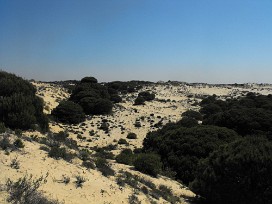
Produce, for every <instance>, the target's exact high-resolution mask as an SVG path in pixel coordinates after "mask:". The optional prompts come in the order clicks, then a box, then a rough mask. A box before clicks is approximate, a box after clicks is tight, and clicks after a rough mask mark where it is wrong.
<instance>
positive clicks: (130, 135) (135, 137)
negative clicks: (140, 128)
mask: <svg viewBox="0 0 272 204" xmlns="http://www.w3.org/2000/svg"><path fill="white" fill-rule="evenodd" d="M127 138H128V139H137V135H136V134H135V133H133V132H130V133H128V135H127Z"/></svg>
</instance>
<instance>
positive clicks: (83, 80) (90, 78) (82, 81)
mask: <svg viewBox="0 0 272 204" xmlns="http://www.w3.org/2000/svg"><path fill="white" fill-rule="evenodd" d="M80 82H81V83H97V79H96V78H94V77H84V78H83V79H81V81H80Z"/></svg>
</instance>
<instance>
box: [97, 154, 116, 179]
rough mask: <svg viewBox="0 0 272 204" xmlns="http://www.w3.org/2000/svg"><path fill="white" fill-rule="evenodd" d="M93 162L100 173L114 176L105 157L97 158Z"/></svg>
mask: <svg viewBox="0 0 272 204" xmlns="http://www.w3.org/2000/svg"><path fill="white" fill-rule="evenodd" d="M95 164H96V167H97V169H98V170H99V171H100V172H101V173H102V175H103V176H106V177H109V176H114V170H113V169H112V168H111V167H110V165H109V163H108V162H107V160H106V159H104V158H97V159H96V161H95Z"/></svg>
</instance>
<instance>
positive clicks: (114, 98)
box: [110, 94, 122, 103]
mask: <svg viewBox="0 0 272 204" xmlns="http://www.w3.org/2000/svg"><path fill="white" fill-rule="evenodd" d="M110 100H111V101H112V102H113V103H120V102H122V98H121V97H120V96H119V95H117V94H114V95H111V96H110Z"/></svg>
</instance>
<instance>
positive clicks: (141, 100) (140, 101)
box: [134, 97, 145, 105]
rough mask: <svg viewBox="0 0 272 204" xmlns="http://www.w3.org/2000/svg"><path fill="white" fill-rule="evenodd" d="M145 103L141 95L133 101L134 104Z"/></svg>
mask: <svg viewBox="0 0 272 204" xmlns="http://www.w3.org/2000/svg"><path fill="white" fill-rule="evenodd" d="M144 104H145V99H144V98H142V97H137V98H136V99H135V101H134V105H144Z"/></svg>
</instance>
